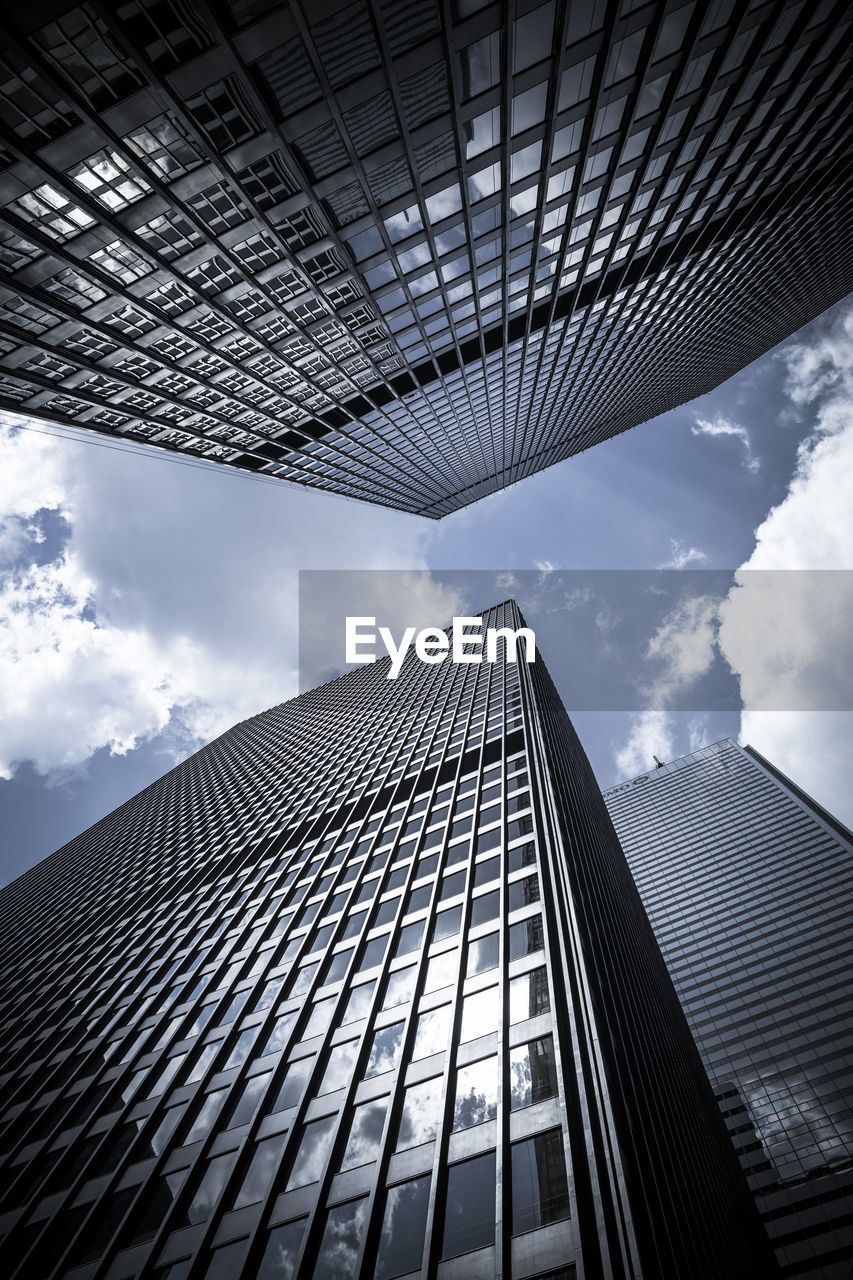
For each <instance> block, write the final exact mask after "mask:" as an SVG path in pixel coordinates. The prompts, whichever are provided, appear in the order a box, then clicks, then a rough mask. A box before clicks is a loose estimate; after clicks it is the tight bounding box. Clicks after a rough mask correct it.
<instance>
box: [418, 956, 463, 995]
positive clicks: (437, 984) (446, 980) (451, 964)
mask: <svg viewBox="0 0 853 1280" xmlns="http://www.w3.org/2000/svg"><path fill="white" fill-rule="evenodd" d="M457 956H458V952H457V951H456V949H455V948H454V950H453V951H444V952H442V954H441V955H440V956H433V957H432V959H431V960H430V962H429V964H428V965H427V975H426V981H425V983H424V991H440V990H441V988H442V987H449V986H450V984H451V983H452V982H453V981H454V979H455V978H456V962H457Z"/></svg>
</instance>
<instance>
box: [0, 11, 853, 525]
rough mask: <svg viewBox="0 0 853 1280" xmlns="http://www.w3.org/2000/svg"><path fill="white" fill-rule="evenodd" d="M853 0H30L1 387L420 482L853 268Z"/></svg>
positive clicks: (522, 445) (260, 461) (807, 311)
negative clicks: (852, 3)
mask: <svg viewBox="0 0 853 1280" xmlns="http://www.w3.org/2000/svg"><path fill="white" fill-rule="evenodd" d="M849 23H850V15H849V7H848V6H847V5H846V4H845V3H844V2H843V0H837V2H835V3H833V2H832V0H820V3H818V4H816V5H805V4H803V3H802V2H801V0H764V2H763V3H762V2H761V0H750V2H749V3H736V2H735V0H714V3H708V4H705V3H699V2H698V0H687V3H679V0H656V2H649V3H642V0H619V2H618V3H607V2H606V0H571V2H570V3H565V2H564V0H545V3H541V2H539V0H513V3H509V0H500V2H498V3H496V2H489V0H452V2H449V3H447V2H443V3H439V2H438V0H311V3H310V4H307V3H305V2H304V0H289V3H287V4H282V3H280V2H276V0H230V3H225V2H224V0H223V2H222V3H215V2H213V0H210V2H205V0H193V2H192V3H189V2H188V0H126V2H125V3H121V4H106V3H103V0H86V3H83V4H69V3H62V0H33V3H31V4H27V5H22V6H17V7H14V6H7V11H6V13H5V15H4V18H3V24H4V27H5V31H4V49H3V52H2V54H0V74H2V82H0V118H2V124H0V166H2V172H0V261H2V265H3V278H2V282H0V355H2V360H3V372H2V374H0V408H5V409H7V410H9V411H12V412H15V413H17V414H20V415H23V416H25V417H29V418H36V419H44V420H47V421H50V422H52V423H55V424H60V425H61V426H63V427H66V428H68V427H71V428H82V429H88V430H91V431H96V432H99V433H102V434H104V435H107V436H109V437H110V438H111V439H112V441H113V442H114V443H116V444H119V445H122V446H123V447H131V445H132V444H133V443H139V442H143V443H148V444H151V445H155V446H157V447H159V448H162V449H167V450H172V451H177V452H178V453H179V454H181V455H183V456H184V457H185V458H190V459H193V460H195V461H196V462H200V461H201V462H203V461H204V460H206V461H207V462H218V463H222V464H226V465H228V466H233V467H239V468H243V469H248V470H250V471H253V472H257V473H260V474H262V475H264V476H267V477H278V478H280V479H283V480H286V481H291V482H297V483H301V484H305V485H308V486H311V487H314V488H319V489H325V490H330V491H334V492H336V493H340V494H345V495H347V496H349V497H352V498H357V499H362V500H366V501H369V502H377V503H381V504H383V505H390V506H392V507H396V508H399V509H401V510H405V511H410V512H417V513H420V514H423V515H426V516H430V517H434V518H439V517H441V516H442V515H444V514H446V513H447V512H449V511H453V510H456V509H458V508H460V507H464V506H465V505H467V504H468V503H470V502H473V501H475V500H477V499H478V498H481V497H483V496H484V495H486V494H488V493H492V492H495V491H497V490H499V489H501V488H503V487H504V486H506V485H507V484H510V483H512V482H515V481H517V480H519V479H522V478H523V477H524V476H527V475H529V474H531V473H533V472H535V471H538V470H540V469H542V468H543V467H548V466H551V465H552V464H554V463H556V462H559V461H561V460H563V459H565V458H568V457H570V456H571V455H573V454H575V453H577V452H579V451H581V450H584V449H587V448H589V447H590V446H592V445H594V444H596V443H597V442H599V441H602V440H605V439H608V438H610V437H612V436H613V435H615V434H617V433H619V432H622V431H625V430H626V429H628V428H630V427H633V426H636V425H637V424H638V423H641V422H644V421H646V420H648V419H649V418H651V417H653V416H655V415H656V414H659V413H661V412H663V411H664V410H667V409H671V408H673V407H674V406H676V405H679V404H682V403H684V402H685V401H686V400H689V399H691V398H692V397H694V396H697V395H699V394H701V393H703V392H706V391H709V390H710V389H712V388H713V387H715V386H716V385H718V384H719V383H720V382H721V381H723V380H724V379H725V378H728V377H730V376H731V375H732V374H733V373H735V372H736V371H737V370H738V369H740V368H742V367H743V366H744V365H745V364H747V363H748V362H749V361H751V360H753V359H755V358H756V357H757V356H759V355H761V354H762V353H764V352H766V351H767V350H768V349H769V348H770V347H772V346H773V345H774V344H775V343H777V342H779V341H780V340H781V339H782V338H784V337H786V336H788V335H789V334H790V333H792V332H794V331H795V330H796V329H797V328H799V327H800V326H802V325H803V324H804V323H805V322H806V321H808V320H810V319H812V318H813V317H814V316H816V315H817V314H819V313H820V312H821V311H823V310H824V309H825V308H826V307H828V306H829V305H830V304H832V303H834V302H836V301H838V300H839V299H840V298H842V297H844V296H845V294H847V293H848V292H849V290H850V289H851V287H853V256H852V255H851V249H850V242H851V237H850V225H851V218H850V206H851V190H850V181H849V172H850V133H851V111H850V104H851V93H853V89H851V85H853V76H851V74H850V59H851V53H850V50H851V47H853V43H852V42H851V41H850V39H849Z"/></svg>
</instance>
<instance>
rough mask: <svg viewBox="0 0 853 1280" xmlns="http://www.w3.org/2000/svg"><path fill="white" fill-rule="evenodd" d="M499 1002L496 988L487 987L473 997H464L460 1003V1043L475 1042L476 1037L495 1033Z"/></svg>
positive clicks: (498, 1018) (499, 1007) (498, 1017)
mask: <svg viewBox="0 0 853 1280" xmlns="http://www.w3.org/2000/svg"><path fill="white" fill-rule="evenodd" d="M500 1010H501V1002H500V995H499V992H498V988H497V987H487V988H486V990H485V991H478V992H477V993H476V994H475V995H472V996H466V997H465V999H464V1000H463V1002H462V1030H461V1032H460V1035H459V1039H460V1041H462V1042H463V1043H464V1042H465V1041H466V1040H476V1039H477V1037H478V1036H485V1035H488V1034H489V1033H490V1032H492V1031H497V1029H498V1022H499V1020H500Z"/></svg>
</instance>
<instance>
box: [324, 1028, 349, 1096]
mask: <svg viewBox="0 0 853 1280" xmlns="http://www.w3.org/2000/svg"><path fill="white" fill-rule="evenodd" d="M357 1053H358V1041H357V1040H348V1041H347V1042H346V1044H339V1045H335V1047H334V1048H333V1049H332V1050H331V1052H330V1054H329V1062H328V1066H327V1067H326V1070H325V1072H324V1073H323V1079H322V1080H321V1081H320V1087H319V1089H318V1090H317V1096H318V1097H320V1096H321V1095H322V1094H324V1093H333V1092H334V1091H335V1090H336V1089H342V1088H343V1087H344V1085H345V1084H347V1083H348V1082H349V1080H350V1078H351V1076H352V1072H353V1068H354V1067H355V1059H356V1054H357Z"/></svg>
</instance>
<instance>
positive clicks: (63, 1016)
mask: <svg viewBox="0 0 853 1280" xmlns="http://www.w3.org/2000/svg"><path fill="white" fill-rule="evenodd" d="M484 618H485V621H486V623H487V624H488V625H491V626H499V625H502V624H507V625H510V626H512V627H513V628H516V627H517V626H518V625H519V624H520V615H519V613H518V610H517V607H516V606H515V605H514V604H512V603H511V602H510V603H507V604H504V605H502V606H498V607H497V608H496V609H494V610H491V611H490V612H489V613H488V614H487V615H484ZM387 665H388V664H387V661H386V662H377V663H376V664H374V665H372V666H370V665H368V666H365V667H362V668H359V669H357V670H355V671H353V672H351V673H349V674H347V675H345V676H343V677H341V678H340V679H338V680H335V681H333V682H331V683H330V684H327V685H324V686H322V687H320V688H319V689H316V690H314V691H312V692H310V693H306V694H303V695H302V696H300V697H299V698H296V699H294V700H293V701H291V702H288V703H285V704H283V705H282V706H279V707H276V708H274V709H273V710H271V711H268V712H265V713H264V714H262V715H259V716H256V717H254V718H253V719H251V720H247V721H245V722H244V723H242V724H239V725H237V726H236V727H235V728H233V729H231V730H230V731H229V732H228V733H226V734H224V735H223V736H222V737H221V738H219V739H217V740H216V741H215V742H213V743H211V744H210V745H209V746H208V747H206V748H204V749H203V750H202V751H200V752H198V753H197V754H196V755H194V756H192V757H191V758H190V759H188V760H187V761H185V762H184V763H182V764H180V765H179V766H178V767H177V768H175V769H174V770H172V772H170V773H169V774H167V775H166V776H165V777H164V778H163V779H161V780H160V781H159V782H157V783H155V784H154V785H152V786H150V787H148V788H147V789H146V790H145V791H143V792H141V793H140V795H139V796H137V797H136V798H135V799H133V800H131V801H129V802H128V803H126V804H124V805H122V806H121V807H120V808H119V809H117V810H116V811H115V812H114V813H113V814H111V815H110V816H109V817H107V818H105V819H104V820H103V821H101V822H99V823H97V824H96V825H95V826H94V827H92V828H91V829H90V830H89V831H88V832H86V833H84V834H83V835H82V836H80V837H79V838H77V839H76V840H74V841H72V842H71V843H70V844H69V845H67V846H65V848H63V849H61V850H60V851H59V852H58V853H56V854H54V855H53V856H52V857H51V858H48V859H47V860H46V861H45V862H43V863H42V864H41V865H39V866H38V867H36V868H34V869H33V870H32V871H30V872H28V873H27V874H26V875H25V876H23V877H21V879H20V880H18V881H17V882H15V883H14V884H13V885H11V886H9V887H8V888H7V889H6V890H5V891H4V892H3V894H2V896H0V902H2V909H3V916H4V921H5V923H4V934H3V948H4V957H3V964H4V986H3V993H2V994H3V1004H2V1009H0V1018H2V1025H1V1026H0V1033H2V1038H3V1056H2V1069H3V1074H2V1079H0V1086H2V1101H0V1105H2V1136H0V1150H2V1153H3V1166H2V1167H3V1181H4V1185H5V1187H6V1192H5V1195H4V1199H3V1205H2V1216H0V1232H2V1235H3V1237H4V1246H3V1259H4V1274H6V1275H9V1276H10V1277H11V1276H15V1277H19V1278H24V1277H30V1276H39V1277H40V1278H41V1280H47V1278H48V1277H60V1276H61V1277H67V1278H68V1280H96V1278H100V1277H104V1278H105V1280H119V1278H120V1277H121V1278H122V1280H128V1278H129V1277H137V1276H139V1277H142V1276H145V1277H149V1276H151V1277H157V1278H158V1280H162V1278H164V1277H169V1280H178V1277H190V1278H191V1280H194V1278H195V1277H205V1280H237V1278H238V1277H241V1278H242V1280H251V1278H253V1277H260V1278H262V1280H272V1278H273V1277H275V1278H277V1280H278V1278H281V1277H288V1276H294V1275H299V1276H300V1277H306V1280H308V1278H310V1280H347V1278H352V1277H356V1276H359V1275H365V1276H367V1275H372V1276H376V1277H378V1278H379V1280H390V1277H394V1276H403V1275H405V1276H407V1277H415V1276H421V1277H424V1280H426V1277H435V1278H436V1280H453V1278H454V1277H462V1276H464V1277H466V1280H477V1278H481V1280H485V1278H486V1277H489V1278H491V1280H496V1278H497V1277H506V1278H507V1280H509V1278H510V1277H513V1278H515V1280H525V1278H528V1277H545V1276H548V1277H550V1278H551V1280H569V1278H570V1277H572V1278H574V1277H576V1278H578V1280H581V1278H583V1280H592V1278H593V1277H604V1276H608V1277H614V1278H615V1280H619V1278H627V1277H631V1278H632V1280H639V1278H641V1277H644V1278H645V1280H684V1278H685V1277H687V1276H690V1277H698V1278H700V1280H720V1277H722V1276H725V1277H726V1278H727V1280H756V1278H757V1277H763V1276H766V1275H769V1274H775V1271H774V1270H773V1267H772V1254H771V1252H770V1250H769V1247H768V1245H767V1242H766V1239H765V1238H764V1237H763V1235H762V1234H761V1232H760V1227H759V1225H758V1217H757V1215H756V1214H755V1208H754V1205H753V1202H752V1199H751V1197H750V1195H749V1192H748V1189H747V1187H746V1184H745V1181H744V1179H743V1175H742V1173H741V1170H740V1168H739V1166H738V1163H737V1160H736V1159H735V1156H734V1153H733V1151H732V1148H731V1144H730V1142H729V1140H728V1138H727V1136H726V1133H725V1127H724V1125H723V1123H722V1120H721V1118H720V1115H719V1112H718V1110H717V1107H716V1104H715V1102H714V1098H713V1095H712V1093H711V1090H710V1087H709V1085H708V1080H707V1077H706V1075H705V1073H704V1071H703V1069H702V1067H701V1063H700V1060H699V1057H698V1055H697V1052H696V1048H695V1045H694V1043H693V1040H692V1038H691V1036H690V1034H689V1031H688V1028H687V1024H686V1021H685V1019H684V1016H683V1014H682V1012H681V1009H680V1007H679V1005H678V1001H677V998H676V996H675V992H674V990H673V988H672V984H671V982H670V980H669V977H668V975H667V972H666V968H665V966H664V963H663V960H662V958H661V955H660V952H659V950H658V948H657V946H656V944H655V942H654V939H653V935H652V931H651V928H650V926H649V923H648V920H647V918H646V916H645V914H644V912H643V910H642V907H641V905H640V900H639V897H638V895H637V892H636V889H635V887H634V885H633V882H632V880H631V877H630V873H629V871H628V868H627V865H626V863H625V859H624V857H623V855H622V853H621V851H620V849H619V846H618V843H617V841H616V838H615V836H614V833H613V829H612V827H611V825H610V823H609V821H608V818H607V814H606V810H605V808H604V804H603V801H602V798H601V795H600V792H599V790H598V788H597V786H596V784H595V781H594V778H593V775H592V772H591V770H590V767H589V765H588V763H587V761H586V759H585V757H584V755H583V752H582V750H581V748H580V746H579V744H578V742H577V739H576V737H575V735H574V732H573V730H572V728H571V725H570V723H569V721H568V717H567V716H566V713H565V711H564V710H563V708H562V706H561V704H560V702H559V699H558V697H557V694H556V691H555V690H554V688H553V685H552V684H551V682H550V679H549V677H548V674H547V672H546V671H545V669H544V667H543V665H542V663H541V660H537V662H536V663H535V664H533V665H532V666H528V665H526V664H521V665H520V666H516V665H514V664H512V663H508V662H503V661H499V662H497V663H494V664H490V665H487V664H483V665H480V666H477V665H461V664H458V665H454V664H452V663H450V662H449V661H447V662H445V663H443V664H439V665H432V666H430V665H426V664H423V663H421V662H420V661H419V660H418V659H417V658H416V657H415V656H414V655H413V654H410V656H409V658H408V659H407V661H406V664H405V665H404V667H403V670H402V673H401V675H400V676H399V678H398V679H397V680H396V681H389V680H387V679H386V671H387Z"/></svg>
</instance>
